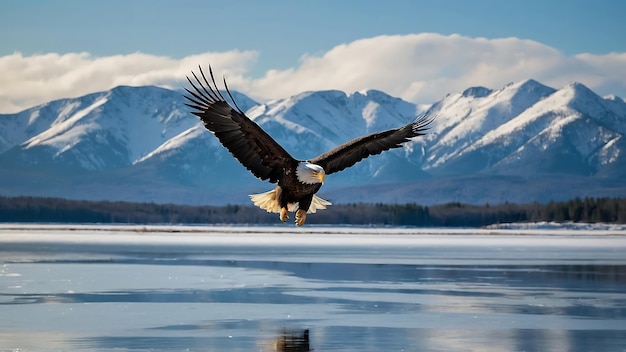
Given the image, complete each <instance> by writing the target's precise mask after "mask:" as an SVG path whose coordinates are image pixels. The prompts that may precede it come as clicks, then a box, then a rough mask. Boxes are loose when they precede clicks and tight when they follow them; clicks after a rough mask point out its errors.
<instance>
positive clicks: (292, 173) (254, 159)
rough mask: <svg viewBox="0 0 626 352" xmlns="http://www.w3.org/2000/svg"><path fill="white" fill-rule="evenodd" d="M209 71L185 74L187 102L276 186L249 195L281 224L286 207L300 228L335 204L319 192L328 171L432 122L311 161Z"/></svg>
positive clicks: (409, 126)
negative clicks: (290, 149)
mask: <svg viewBox="0 0 626 352" xmlns="http://www.w3.org/2000/svg"><path fill="white" fill-rule="evenodd" d="M209 71H210V78H211V80H210V81H209V80H208V79H207V77H206V76H205V75H204V72H203V71H202V69H201V68H200V74H201V75H200V77H201V78H202V80H201V79H200V78H198V76H197V75H196V74H195V73H193V77H194V79H195V83H194V81H192V80H191V79H189V78H187V79H188V80H189V83H191V86H192V87H193V90H189V89H186V88H185V90H186V91H187V92H188V93H189V94H190V96H185V97H186V98H187V99H188V100H189V101H190V104H187V105H188V106H189V107H191V108H193V109H194V111H192V113H193V114H194V115H196V116H198V117H200V119H202V121H203V122H204V126H205V127H206V128H207V129H208V130H209V131H211V132H212V133H213V134H214V135H215V136H216V137H217V138H218V139H219V140H220V142H221V143H222V145H223V146H224V147H226V149H228V150H229V151H230V153H231V154H232V155H233V156H234V157H235V158H236V159H237V160H238V161H239V162H240V163H241V164H242V165H243V166H244V167H246V168H247V169H248V170H250V172H252V173H253V174H254V175H255V176H256V177H258V178H259V179H261V180H268V181H269V182H271V183H277V184H278V185H277V186H276V188H274V189H273V190H272V191H269V192H266V193H261V194H256V195H251V196H250V197H251V198H252V201H253V202H254V204H255V205H257V206H259V207H261V208H263V209H265V210H267V211H269V212H276V213H279V214H280V219H281V221H283V222H284V221H286V220H287V218H288V211H296V224H297V225H298V226H301V225H302V224H304V222H305V220H306V214H307V213H315V212H316V211H317V210H319V209H325V208H326V206H327V205H330V204H331V203H330V202H328V201H326V200H324V199H322V198H319V197H318V196H316V195H315V194H316V193H317V192H318V191H319V189H320V187H321V186H322V184H323V183H324V177H325V175H329V174H332V173H335V172H339V171H341V170H343V169H345V168H347V167H350V166H352V165H354V164H356V163H357V162H359V161H361V160H363V159H364V158H367V157H368V156H370V155H376V154H380V153H381V152H383V151H385V150H388V149H392V148H398V147H400V146H401V145H402V143H404V142H407V141H408V140H409V139H410V138H412V137H416V136H421V135H423V134H424V133H425V131H426V130H427V128H428V125H429V124H430V123H431V122H432V120H433V119H432V118H431V117H429V116H427V115H424V116H421V117H419V118H417V119H416V120H415V121H413V122H411V123H409V124H407V125H405V126H403V127H400V128H397V129H391V130H387V131H383V132H377V133H372V134H369V135H367V136H363V137H360V138H356V139H354V140H352V141H349V142H347V143H345V144H342V145H341V146H339V147H337V148H334V149H332V150H330V151H328V152H326V153H324V154H322V155H319V156H317V157H315V158H313V159H309V160H306V161H304V160H297V159H295V158H293V157H292V156H291V155H289V153H287V151H285V149H283V147H281V146H280V145H279V144H278V143H276V141H274V139H272V137H270V136H269V135H268V134H267V133H266V132H265V131H263V129H261V128H260V127H259V126H258V125H257V124H256V123H254V122H253V121H252V120H250V119H249V118H248V117H247V116H246V115H245V114H244V112H243V111H241V109H239V107H238V106H237V103H236V102H235V101H234V99H233V98H232V95H231V94H230V92H229V91H228V87H227V86H226V81H224V86H225V88H226V91H227V92H228V95H229V96H230V99H231V100H232V103H233V106H231V105H230V104H228V103H227V102H226V100H225V99H224V97H223V96H222V94H221V93H220V92H219V90H218V89H217V85H216V84H215V79H214V77H213V72H212V71H211V70H210V67H209Z"/></svg>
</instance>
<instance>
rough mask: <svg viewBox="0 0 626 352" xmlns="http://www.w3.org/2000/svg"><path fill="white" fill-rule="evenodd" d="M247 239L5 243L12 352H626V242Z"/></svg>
mask: <svg viewBox="0 0 626 352" xmlns="http://www.w3.org/2000/svg"><path fill="white" fill-rule="evenodd" d="M244 229H245V228H238V229H236V231H235V232H233V231H231V230H230V229H228V228H226V229H224V230H220V231H221V232H220V231H217V232H214V233H206V232H203V231H204V229H203V231H200V232H195V231H197V228H191V229H190V230H185V229H183V228H180V229H178V230H177V231H178V232H176V233H170V232H167V231H165V229H164V228H154V229H152V230H150V231H144V232H139V231H136V230H133V229H131V230H130V231H129V230H128V229H122V228H114V229H109V230H106V231H102V230H101V229H96V228H91V227H82V228H80V229H76V230H74V231H67V229H63V228H60V227H55V228H53V230H48V229H46V228H45V227H38V228H36V229H34V230H32V233H31V230H28V229H24V228H20V229H17V230H15V229H13V230H8V229H6V228H4V230H3V229H2V228H0V316H2V319H0V350H2V351H4V350H8V351H12V350H18V349H21V350H36V351H59V350H90V351H108V350H118V351H140V350H141V351H147V350H189V351H247V352H249V351H308V350H315V351H330V350H342V351H359V352H362V351H387V350H405V351H420V350H426V351H433V350H435V351H436V350H465V351H490V350H493V351H503V350H527V351H534V350H545V351H561V350H567V351H588V350H605V351H611V350H616V351H619V350H621V349H622V348H623V346H624V345H626V334H625V333H626V314H625V313H624V312H626V309H625V308H626V257H624V255H623V253H624V250H625V249H626V237H624V236H617V235H614V234H612V235H604V236H600V237H597V236H595V235H594V236H587V235H581V234H577V235H554V234H548V236H541V235H537V234H526V235H524V236H518V235H515V236H511V235H507V234H499V235H497V236H494V235H488V234H485V233H484V232H481V233H478V234H469V233H463V234H458V233H457V234H455V235H453V236H451V235H443V234H432V233H429V230H422V231H424V233H419V234H413V233H410V231H414V230H413V229H390V230H388V231H385V234H384V235H378V236H377V235H375V234H374V233H373V232H372V231H374V230H373V229H368V230H367V231H363V233H359V229H355V228H350V229H340V230H339V231H337V232H336V233H332V231H333V230H332V229H329V228H324V229H323V233H316V231H317V230H316V229H315V228H313V229H309V230H308V231H309V232H306V233H300V232H298V233H293V232H292V233H286V232H285V233H281V232H274V233H258V232H254V231H253V229H248V230H247V231H248V233H244ZM185 231H186V232H185ZM263 231H266V230H265V229H264V230H263ZM281 231H285V230H281ZM289 231H291V230H289ZM348 231H350V232H349V233H346V232H348ZM7 317H8V318H7Z"/></svg>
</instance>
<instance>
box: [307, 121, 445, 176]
mask: <svg viewBox="0 0 626 352" xmlns="http://www.w3.org/2000/svg"><path fill="white" fill-rule="evenodd" d="M433 120H434V116H431V115H428V114H424V115H420V116H418V117H417V118H416V119H415V120H414V121H413V122H411V123H409V124H407V125H406V126H403V127H400V128H396V129H392V130H387V131H383V132H376V133H372V134H369V135H367V136H363V137H359V138H356V139H353V140H351V141H349V142H347V143H344V144H342V145H340V146H338V147H336V148H334V149H331V150H329V151H327V152H326V153H324V154H322V155H320V156H317V157H316V158H314V159H311V160H310V162H311V163H313V164H317V165H320V166H321V167H323V168H324V171H326V174H332V173H334V172H339V171H341V170H343V169H345V168H348V167H350V166H352V165H354V164H356V163H358V162H359V161H361V160H363V159H365V158H367V157H368V156H370V155H376V154H380V153H382V152H384V151H385V150H389V149H392V148H399V147H400V146H402V143H404V142H407V141H408V140H409V139H410V138H412V137H417V136H422V135H424V134H425V133H426V130H427V129H428V126H429V125H430V123H431V122H432V121H433Z"/></svg>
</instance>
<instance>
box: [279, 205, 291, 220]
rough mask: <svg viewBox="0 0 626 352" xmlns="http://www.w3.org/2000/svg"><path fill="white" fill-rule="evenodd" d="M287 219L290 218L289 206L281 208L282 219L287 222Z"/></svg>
mask: <svg viewBox="0 0 626 352" xmlns="http://www.w3.org/2000/svg"><path fill="white" fill-rule="evenodd" d="M287 219H289V211H288V210H287V208H281V209H280V221H282V222H283V223H285V222H287Z"/></svg>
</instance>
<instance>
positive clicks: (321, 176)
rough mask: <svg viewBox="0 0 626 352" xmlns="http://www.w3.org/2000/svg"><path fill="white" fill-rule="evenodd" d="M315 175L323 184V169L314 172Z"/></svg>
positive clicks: (324, 174)
mask: <svg viewBox="0 0 626 352" xmlns="http://www.w3.org/2000/svg"><path fill="white" fill-rule="evenodd" d="M315 177H316V178H317V179H318V180H320V182H321V183H322V184H324V179H325V178H326V173H325V172H324V171H320V172H316V173H315Z"/></svg>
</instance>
